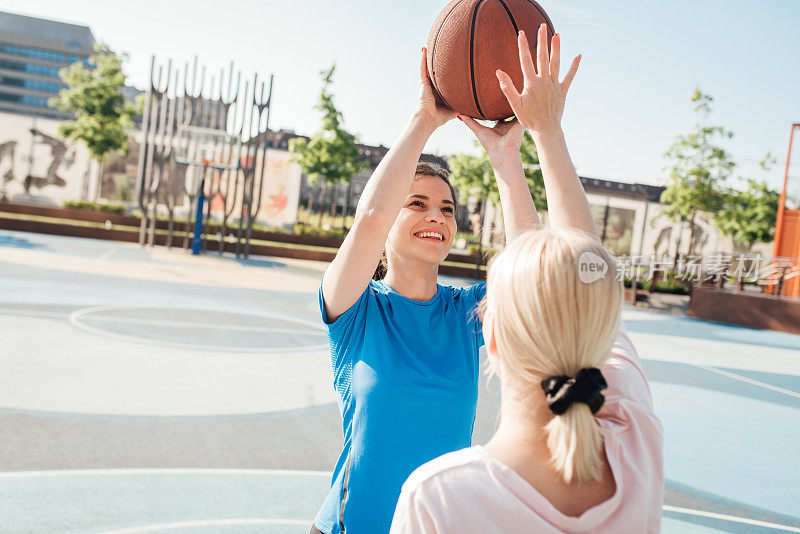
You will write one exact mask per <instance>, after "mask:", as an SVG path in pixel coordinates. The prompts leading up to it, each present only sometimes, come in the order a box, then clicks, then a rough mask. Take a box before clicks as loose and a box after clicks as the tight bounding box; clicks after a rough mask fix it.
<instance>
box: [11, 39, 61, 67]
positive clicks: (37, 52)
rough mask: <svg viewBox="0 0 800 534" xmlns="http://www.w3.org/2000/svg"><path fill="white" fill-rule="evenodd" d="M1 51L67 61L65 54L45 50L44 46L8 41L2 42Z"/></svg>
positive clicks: (34, 57)
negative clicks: (22, 44) (10, 42)
mask: <svg viewBox="0 0 800 534" xmlns="http://www.w3.org/2000/svg"><path fill="white" fill-rule="evenodd" d="M0 52H4V53H6V54H13V55H15V56H25V57H30V58H33V59H44V60H46V61H58V62H59V63H63V62H64V61H65V58H64V54H62V53H61V52H55V51H53V50H45V49H44V48H32V47H28V46H17V45H12V44H8V43H0Z"/></svg>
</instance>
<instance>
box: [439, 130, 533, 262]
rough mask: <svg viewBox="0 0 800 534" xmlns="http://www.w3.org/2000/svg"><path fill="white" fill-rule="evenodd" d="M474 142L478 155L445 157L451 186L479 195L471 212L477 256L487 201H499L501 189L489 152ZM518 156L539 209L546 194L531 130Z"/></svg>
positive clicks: (480, 252)
mask: <svg viewBox="0 0 800 534" xmlns="http://www.w3.org/2000/svg"><path fill="white" fill-rule="evenodd" d="M475 146H477V147H480V148H481V150H480V155H477V156H474V155H471V154H456V155H454V156H450V158H448V163H449V165H450V179H451V181H452V183H453V186H454V187H455V188H456V189H458V191H459V195H460V197H461V198H463V199H467V198H468V197H469V195H470V194H477V196H478V198H479V199H480V202H479V203H476V205H475V211H474V212H473V213H472V214H470V215H471V217H470V219H471V220H473V219H474V220H475V221H476V224H473V228H472V231H473V233H474V234H475V235H476V237H477V239H478V256H479V260H478V261H480V257H481V256H482V255H483V246H482V243H481V239H480V230H481V228H482V227H483V224H484V218H485V215H486V206H487V204H492V205H497V204H498V203H499V202H500V191H499V190H498V188H497V180H496V179H495V176H494V171H493V170H492V165H491V163H489V155H488V154H487V153H486V151H485V150H483V147H481V144H480V143H479V142H478V141H475ZM519 151H520V157H521V158H522V166H523V169H524V172H525V180H526V181H527V182H528V189H529V190H530V192H531V195H532V196H533V202H534V205H535V206H536V209H537V210H539V211H546V210H547V197H546V196H545V189H544V179H543V178H542V170H541V167H540V165H539V154H538V153H537V151H536V145H535V144H534V143H533V138H531V136H530V134H528V133H525V135H524V136H523V137H522V145H521V146H520V149H519Z"/></svg>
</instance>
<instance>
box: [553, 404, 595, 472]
mask: <svg viewBox="0 0 800 534" xmlns="http://www.w3.org/2000/svg"><path fill="white" fill-rule="evenodd" d="M545 431H546V432H547V447H548V448H549V449H550V457H551V460H552V464H553V467H555V469H556V471H558V473H559V474H560V475H561V476H562V477H563V478H564V481H565V482H567V483H569V482H572V480H573V479H574V480H577V481H578V482H584V481H589V480H600V476H601V475H602V467H603V462H602V460H601V454H602V447H603V435H602V433H601V431H600V427H599V426H598V424H597V421H596V420H595V418H594V415H593V414H592V411H591V409H590V408H589V407H588V406H587V405H585V404H581V403H577V402H576V403H574V404H572V405H571V406H570V407H569V408H568V409H567V411H566V412H564V413H563V414H561V415H556V416H554V417H553V419H552V420H551V421H550V422H549V423H548V424H547V426H545Z"/></svg>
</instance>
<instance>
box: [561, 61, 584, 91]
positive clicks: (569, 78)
mask: <svg viewBox="0 0 800 534" xmlns="http://www.w3.org/2000/svg"><path fill="white" fill-rule="evenodd" d="M581 57H582V56H580V55H578V57H576V58H575V59H573V60H572V65H571V66H570V68H569V72H567V75H566V76H564V82H563V83H562V84H561V87H562V88H563V89H564V93H566V92H567V91H569V86H570V85H572V79H573V78H574V77H575V73H576V72H578V65H580V63H581Z"/></svg>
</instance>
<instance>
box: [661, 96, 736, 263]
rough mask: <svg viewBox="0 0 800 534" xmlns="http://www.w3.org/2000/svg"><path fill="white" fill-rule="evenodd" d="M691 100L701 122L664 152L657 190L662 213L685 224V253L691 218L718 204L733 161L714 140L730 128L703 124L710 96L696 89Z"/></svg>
mask: <svg viewBox="0 0 800 534" xmlns="http://www.w3.org/2000/svg"><path fill="white" fill-rule="evenodd" d="M691 101H692V103H693V104H694V111H695V113H696V114H698V115H699V116H700V117H701V122H699V123H698V124H697V125H696V126H695V128H694V130H692V131H691V132H689V133H688V134H685V135H683V134H682V135H678V136H677V137H676V138H675V141H674V142H673V144H672V146H670V148H669V150H667V152H666V153H665V154H664V155H665V157H666V158H667V159H668V160H669V164H668V166H667V169H668V170H669V178H668V182H667V188H666V190H665V191H664V192H663V193H662V194H661V202H663V203H665V204H667V208H666V209H665V210H664V214H665V215H666V216H667V217H669V218H670V219H671V220H673V221H676V222H680V223H681V224H687V223H688V224H689V228H690V230H691V238H690V241H689V247H690V250H689V254H692V252H693V251H692V250H691V247H692V244H693V243H694V232H695V228H696V225H695V221H696V220H698V217H699V216H700V214H701V213H715V212H717V211H718V210H719V209H720V208H721V207H722V196H723V191H722V187H723V184H724V182H725V180H726V179H727V178H728V176H730V174H731V172H732V170H733V168H734V165H735V164H734V163H733V161H731V159H730V156H729V154H728V153H727V152H726V151H725V149H724V148H722V147H721V146H719V145H718V144H717V143H718V142H719V141H720V140H724V139H730V138H731V137H733V132H731V131H728V130H726V129H725V128H723V127H722V126H709V125H707V124H705V121H706V120H707V119H708V117H709V115H711V103H712V102H713V101H714V99H713V98H712V97H711V96H710V95H707V94H705V93H703V92H701V91H700V90H699V89H696V90H695V92H694V94H693V95H692V98H691ZM678 235H679V237H678V245H677V247H676V250H675V261H677V257H678V250H679V248H680V233H679V234H678Z"/></svg>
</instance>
